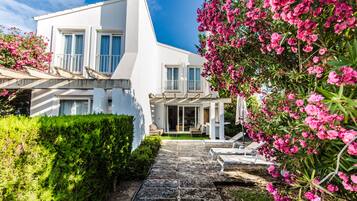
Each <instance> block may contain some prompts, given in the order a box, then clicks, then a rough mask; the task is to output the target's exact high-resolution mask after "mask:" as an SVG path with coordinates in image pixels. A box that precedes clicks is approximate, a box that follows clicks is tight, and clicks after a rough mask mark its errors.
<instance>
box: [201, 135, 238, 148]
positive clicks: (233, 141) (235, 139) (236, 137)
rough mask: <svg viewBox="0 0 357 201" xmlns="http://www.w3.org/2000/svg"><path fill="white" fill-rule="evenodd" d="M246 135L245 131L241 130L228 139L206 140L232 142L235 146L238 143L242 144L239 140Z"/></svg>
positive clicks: (210, 141) (209, 141)
mask: <svg viewBox="0 0 357 201" xmlns="http://www.w3.org/2000/svg"><path fill="white" fill-rule="evenodd" d="M243 137H244V133H243V132H240V133H238V134H237V135H235V136H233V137H231V138H230V139H228V140H205V142H207V143H232V144H233V145H232V148H234V147H235V146H236V145H242V143H240V142H238V140H240V139H242V138H243Z"/></svg>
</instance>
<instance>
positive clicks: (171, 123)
mask: <svg viewBox="0 0 357 201" xmlns="http://www.w3.org/2000/svg"><path fill="white" fill-rule="evenodd" d="M166 109H167V121H166V122H167V130H168V131H169V132H189V131H190V128H197V127H198V122H199V118H198V117H199V112H200V108H199V107H192V106H167V107H166Z"/></svg>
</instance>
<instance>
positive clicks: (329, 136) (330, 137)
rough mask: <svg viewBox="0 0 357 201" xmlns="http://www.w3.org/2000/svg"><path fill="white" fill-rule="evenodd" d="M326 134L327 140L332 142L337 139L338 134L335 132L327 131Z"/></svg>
mask: <svg viewBox="0 0 357 201" xmlns="http://www.w3.org/2000/svg"><path fill="white" fill-rule="evenodd" d="M326 133H327V138H328V139H330V140H334V139H336V138H337V137H338V132H337V131H335V130H329V131H327V132H326Z"/></svg>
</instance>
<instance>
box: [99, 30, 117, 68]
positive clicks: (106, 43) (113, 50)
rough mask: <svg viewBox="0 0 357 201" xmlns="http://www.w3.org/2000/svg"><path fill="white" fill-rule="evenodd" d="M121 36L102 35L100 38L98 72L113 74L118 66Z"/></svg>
mask: <svg viewBox="0 0 357 201" xmlns="http://www.w3.org/2000/svg"><path fill="white" fill-rule="evenodd" d="M121 46H122V36H120V35H115V34H102V35H101V36H100V50H99V55H98V61H99V64H98V65H99V66H98V71H99V72H102V73H108V74H111V73H113V72H114V71H115V70H116V68H117V66H118V65H119V62H120V58H121V51H122V50H121V49H122V48H121Z"/></svg>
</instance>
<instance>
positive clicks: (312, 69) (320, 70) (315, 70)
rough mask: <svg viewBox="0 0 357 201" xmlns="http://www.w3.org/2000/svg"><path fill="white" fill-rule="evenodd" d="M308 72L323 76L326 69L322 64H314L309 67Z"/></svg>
mask: <svg viewBox="0 0 357 201" xmlns="http://www.w3.org/2000/svg"><path fill="white" fill-rule="evenodd" d="M307 72H308V73H309V74H310V75H316V77H317V78H321V77H322V73H323V72H324V69H323V68H322V67H321V66H312V67H310V68H308V69H307Z"/></svg>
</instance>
